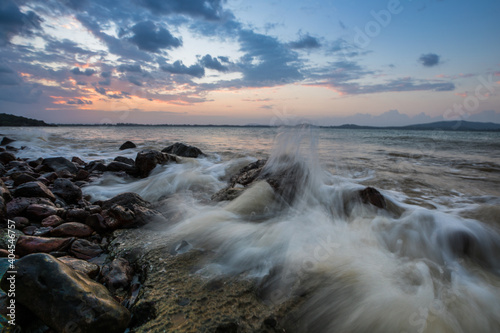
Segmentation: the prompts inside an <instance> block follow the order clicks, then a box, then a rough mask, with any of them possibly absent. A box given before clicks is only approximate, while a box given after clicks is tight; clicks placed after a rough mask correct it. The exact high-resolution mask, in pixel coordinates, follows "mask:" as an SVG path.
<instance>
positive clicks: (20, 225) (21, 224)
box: [12, 216, 31, 230]
mask: <svg viewBox="0 0 500 333" xmlns="http://www.w3.org/2000/svg"><path fill="white" fill-rule="evenodd" d="M12 220H13V221H14V223H15V224H16V229H18V230H23V229H24V228H26V227H28V226H29V225H31V223H30V220H28V219H27V218H25V217H23V216H16V217H14V218H13V219H12Z"/></svg>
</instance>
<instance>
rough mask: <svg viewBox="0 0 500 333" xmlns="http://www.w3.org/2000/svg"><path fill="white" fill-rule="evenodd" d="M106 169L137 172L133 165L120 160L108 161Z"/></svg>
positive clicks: (129, 172) (130, 172)
mask: <svg viewBox="0 0 500 333" xmlns="http://www.w3.org/2000/svg"><path fill="white" fill-rule="evenodd" d="M106 170H107V171H115V172H116V171H125V172H126V173H128V174H135V173H136V172H137V169H136V168H135V166H134V165H130V164H127V163H122V162H117V161H113V162H111V163H109V164H108V165H107V167H106Z"/></svg>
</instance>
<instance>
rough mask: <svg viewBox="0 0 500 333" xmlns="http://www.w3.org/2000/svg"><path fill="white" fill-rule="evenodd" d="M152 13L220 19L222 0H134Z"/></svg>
mask: <svg viewBox="0 0 500 333" xmlns="http://www.w3.org/2000/svg"><path fill="white" fill-rule="evenodd" d="M135 2H136V3H138V4H139V5H141V6H143V7H145V8H148V9H149V10H150V11H151V12H152V13H154V14H158V13H159V14H184V15H188V16H193V17H202V18H204V19H206V20H220V19H221V16H222V14H223V12H224V11H223V9H222V3H223V2H224V0H189V1H187V0H168V1H165V0H135Z"/></svg>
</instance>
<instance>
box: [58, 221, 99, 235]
mask: <svg viewBox="0 0 500 333" xmlns="http://www.w3.org/2000/svg"><path fill="white" fill-rule="evenodd" d="M92 233H94V230H93V229H92V228H91V227H89V226H88V225H85V224H83V223H79V222H67V223H63V224H61V225H59V226H57V227H55V228H54V229H52V231H51V232H50V235H51V236H56V237H88V236H90V235H92Z"/></svg>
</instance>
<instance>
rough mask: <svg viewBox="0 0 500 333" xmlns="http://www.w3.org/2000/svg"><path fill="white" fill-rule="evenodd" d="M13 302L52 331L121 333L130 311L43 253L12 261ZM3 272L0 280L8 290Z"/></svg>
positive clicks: (107, 293)
mask: <svg viewBox="0 0 500 333" xmlns="http://www.w3.org/2000/svg"><path fill="white" fill-rule="evenodd" d="M16 270H17V274H16V301H17V302H19V304H22V305H24V306H26V307H27V308H28V309H29V310H31V311H32V312H33V313H34V314H36V315H37V317H38V318H40V319H41V320H42V321H43V322H44V323H45V324H46V325H47V326H49V327H50V328H52V329H53V330H54V331H56V332H81V333H123V332H124V331H125V329H126V327H127V326H128V323H129V321H130V313H129V311H128V310H127V309H126V308H124V307H123V306H122V305H120V304H118V303H117V302H116V301H115V300H114V299H113V298H112V296H111V295H110V293H109V291H108V290H107V289H106V288H105V287H104V286H102V285H101V284H98V283H96V282H94V281H92V280H91V279H89V278H87V277H85V276H83V275H81V274H78V273H77V272H75V271H74V270H73V269H72V268H70V267H69V266H68V265H66V264H64V263H62V262H61V261H59V260H58V259H56V258H54V257H53V256H51V255H47V254H33V255H29V256H26V257H24V258H22V259H20V260H18V261H17V262H16ZM7 277H8V274H6V275H5V276H4V277H3V278H2V281H1V283H0V285H1V287H2V289H4V290H8V289H9V285H10V281H9V280H7Z"/></svg>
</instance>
